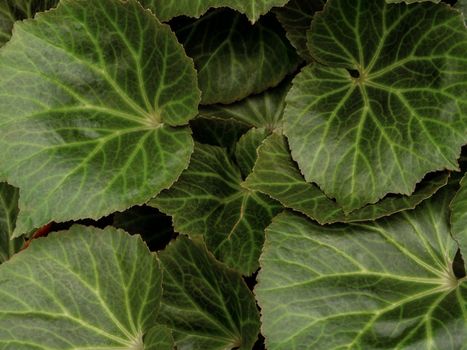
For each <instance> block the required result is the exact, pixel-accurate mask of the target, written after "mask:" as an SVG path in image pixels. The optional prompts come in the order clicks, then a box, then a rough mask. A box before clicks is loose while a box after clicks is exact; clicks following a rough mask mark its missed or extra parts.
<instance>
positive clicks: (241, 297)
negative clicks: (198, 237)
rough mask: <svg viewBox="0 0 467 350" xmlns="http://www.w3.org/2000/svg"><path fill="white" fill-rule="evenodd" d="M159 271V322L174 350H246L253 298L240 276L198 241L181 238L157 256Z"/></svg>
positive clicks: (252, 328)
mask: <svg viewBox="0 0 467 350" xmlns="http://www.w3.org/2000/svg"><path fill="white" fill-rule="evenodd" d="M160 260H161V265H162V268H163V271H164V282H163V290H164V292H163V295H162V304H161V311H160V313H159V315H160V317H159V321H160V322H162V323H165V324H167V326H168V327H170V328H171V329H173V332H174V338H175V342H176V345H177V346H178V348H179V349H192V350H206V349H209V350H225V349H234V348H236V349H239V350H251V349H252V346H253V344H254V343H255V341H256V338H257V336H258V332H259V324H260V323H259V314H258V310H257V308H256V303H255V299H254V297H253V294H252V293H251V292H250V291H249V290H248V287H247V286H246V284H245V282H244V281H243V280H242V278H241V275H240V274H238V273H236V272H234V271H232V270H230V269H228V268H227V267H226V266H225V265H223V264H221V263H220V262H218V261H216V259H214V257H213V256H212V255H211V254H210V253H209V252H208V251H207V249H206V247H205V246H204V244H203V243H201V242H197V241H192V240H190V239H189V238H187V237H184V236H181V237H179V238H178V239H177V240H176V241H175V242H173V243H171V244H170V245H169V246H168V247H167V248H166V249H165V250H164V251H163V252H161V253H160Z"/></svg>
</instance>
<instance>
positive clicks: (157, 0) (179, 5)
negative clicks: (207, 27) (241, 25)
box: [140, 0, 288, 22]
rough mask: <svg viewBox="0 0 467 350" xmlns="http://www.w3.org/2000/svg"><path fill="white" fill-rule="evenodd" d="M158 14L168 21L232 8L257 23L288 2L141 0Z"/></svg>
mask: <svg viewBox="0 0 467 350" xmlns="http://www.w3.org/2000/svg"><path fill="white" fill-rule="evenodd" d="M140 1H141V3H142V4H144V5H145V6H148V7H149V8H150V9H152V10H153V11H155V12H156V14H157V17H159V18H160V19H161V20H163V21H167V20H169V19H171V18H173V17H176V16H181V15H184V16H188V17H199V16H201V15H202V14H204V13H205V12H206V11H207V10H208V9H210V8H216V7H230V8H232V9H234V10H237V11H239V12H241V13H244V14H246V15H247V16H248V18H249V19H250V21H251V22H255V21H256V20H257V19H258V18H259V17H260V16H261V15H263V14H265V13H267V12H268V11H269V10H270V9H271V8H272V7H274V6H282V5H284V4H286V3H287V1H288V0H140Z"/></svg>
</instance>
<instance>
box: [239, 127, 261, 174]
mask: <svg viewBox="0 0 467 350" xmlns="http://www.w3.org/2000/svg"><path fill="white" fill-rule="evenodd" d="M268 134H269V132H268V131H267V130H266V129H264V128H259V129H257V128H252V129H250V130H249V131H248V132H247V133H246V134H245V135H243V136H242V137H241V138H240V140H239V141H238V143H237V145H236V148H235V160H236V161H237V165H238V168H239V169H240V172H241V174H242V177H243V178H246V177H247V176H248V175H249V174H250V173H251V171H252V170H253V166H254V165H255V162H256V158H257V156H258V154H257V153H256V150H257V149H258V147H259V146H260V145H261V143H262V142H263V141H264V139H265V138H266V137H267V136H268Z"/></svg>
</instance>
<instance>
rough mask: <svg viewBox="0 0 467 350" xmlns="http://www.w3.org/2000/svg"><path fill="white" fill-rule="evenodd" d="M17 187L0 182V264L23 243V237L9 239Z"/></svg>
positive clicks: (15, 208) (14, 222)
mask: <svg viewBox="0 0 467 350" xmlns="http://www.w3.org/2000/svg"><path fill="white" fill-rule="evenodd" d="M18 198H19V191H18V189H17V188H15V187H13V186H10V185H8V184H7V183H5V182H0V264H1V263H2V262H4V261H7V260H8V259H10V257H11V256H13V254H15V253H16V252H18V251H19V250H20V249H21V247H22V246H23V244H24V239H23V238H15V239H11V236H12V235H13V230H14V229H15V225H16V217H17V216H18V210H19V209H18Z"/></svg>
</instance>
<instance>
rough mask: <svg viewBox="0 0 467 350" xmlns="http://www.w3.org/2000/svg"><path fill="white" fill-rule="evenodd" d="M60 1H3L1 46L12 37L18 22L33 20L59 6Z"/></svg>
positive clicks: (0, 9)
mask: <svg viewBox="0 0 467 350" xmlns="http://www.w3.org/2000/svg"><path fill="white" fill-rule="evenodd" d="M58 1H59V0H3V1H2V2H0V46H2V45H3V44H5V43H6V42H7V41H8V40H10V37H11V30H12V28H13V24H14V23H15V21H17V20H22V19H25V18H32V17H33V16H34V14H35V13H36V12H40V11H45V10H48V9H50V8H52V7H53V6H55V5H57V4H58Z"/></svg>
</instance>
